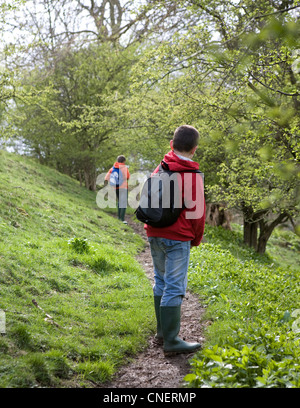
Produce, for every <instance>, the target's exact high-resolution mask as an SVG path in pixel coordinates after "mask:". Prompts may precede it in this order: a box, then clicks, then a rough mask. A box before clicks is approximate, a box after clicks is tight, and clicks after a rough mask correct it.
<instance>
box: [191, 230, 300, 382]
mask: <svg viewBox="0 0 300 408" xmlns="http://www.w3.org/2000/svg"><path fill="white" fill-rule="evenodd" d="M205 237H206V240H207V242H206V243H204V244H202V245H201V246H200V247H198V248H195V249H194V250H193V252H192V258H191V268H190V275H189V276H190V277H189V284H190V287H192V288H193V290H194V291H195V292H197V293H198V294H199V295H200V298H201V299H202V301H203V303H204V304H205V305H206V306H207V311H206V315H205V316H204V319H206V320H208V322H209V323H210V325H209V326H208V329H207V333H206V338H207V342H206V344H205V347H204V348H203V350H202V351H200V352H199V353H198V354H197V356H196V357H195V358H194V359H193V361H192V366H193V373H192V374H190V375H188V376H187V377H186V381H187V384H188V385H189V386H193V387H199V388H201V387H217V388H222V387H225V388H226V387H230V388H231V387H234V388H240V387H251V388H254V387H279V388H282V387H292V388H298V387H299V386H300V320H299V317H300V286H299V282H300V266H299V264H300V262H299V261H300V256H299V254H300V239H299V237H297V236H296V235H295V234H293V233H292V232H288V231H280V230H277V231H276V233H275V234H274V236H273V237H272V238H271V240H270V243H269V245H268V250H267V254H266V255H264V256H261V255H258V254H256V253H255V252H254V251H252V250H251V249H249V248H248V247H246V246H244V245H243V243H242V231H241V230H240V229H239V228H238V226H235V231H226V230H224V229H222V228H212V227H208V226H207V227H206V231H205Z"/></svg>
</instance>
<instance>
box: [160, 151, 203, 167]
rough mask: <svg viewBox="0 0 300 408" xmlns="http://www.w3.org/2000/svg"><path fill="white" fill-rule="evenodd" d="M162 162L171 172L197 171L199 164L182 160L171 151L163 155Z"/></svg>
mask: <svg viewBox="0 0 300 408" xmlns="http://www.w3.org/2000/svg"><path fill="white" fill-rule="evenodd" d="M164 161H165V162H166V163H167V164H168V165H169V168H170V170H171V171H184V170H199V163H197V162H194V161H191V160H183V159H181V158H180V157H178V156H177V154H175V153H174V152H173V151H172V150H171V151H170V152H168V153H167V154H166V155H165V157H164Z"/></svg>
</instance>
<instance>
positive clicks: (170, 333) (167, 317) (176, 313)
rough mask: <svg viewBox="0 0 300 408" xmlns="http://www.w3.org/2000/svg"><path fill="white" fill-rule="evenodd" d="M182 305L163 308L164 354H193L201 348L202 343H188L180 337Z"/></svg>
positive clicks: (161, 314) (161, 317)
mask: <svg viewBox="0 0 300 408" xmlns="http://www.w3.org/2000/svg"><path fill="white" fill-rule="evenodd" d="M180 314H181V305H179V306H161V308H160V319H161V327H162V332H163V339H164V354H165V356H170V355H173V354H181V353H192V352H194V351H196V350H197V349H199V348H200V347H201V344H200V343H188V342H187V341H184V340H182V339H181V338H180V337H178V333H179V330H180Z"/></svg>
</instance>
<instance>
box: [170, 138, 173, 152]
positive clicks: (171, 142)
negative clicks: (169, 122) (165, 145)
mask: <svg viewBox="0 0 300 408" xmlns="http://www.w3.org/2000/svg"><path fill="white" fill-rule="evenodd" d="M170 147H171V149H172V150H173V140H170Z"/></svg>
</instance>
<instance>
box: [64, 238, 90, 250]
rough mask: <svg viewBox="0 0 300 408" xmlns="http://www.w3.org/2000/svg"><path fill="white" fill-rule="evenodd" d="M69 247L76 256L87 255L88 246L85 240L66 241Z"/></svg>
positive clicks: (73, 239)
mask: <svg viewBox="0 0 300 408" xmlns="http://www.w3.org/2000/svg"><path fill="white" fill-rule="evenodd" d="M68 244H69V245H70V247H71V248H72V249H73V250H74V251H75V252H77V253H78V254H83V253H89V252H90V246H89V244H88V242H87V239H86V238H76V237H74V238H72V239H70V240H69V241H68Z"/></svg>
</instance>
